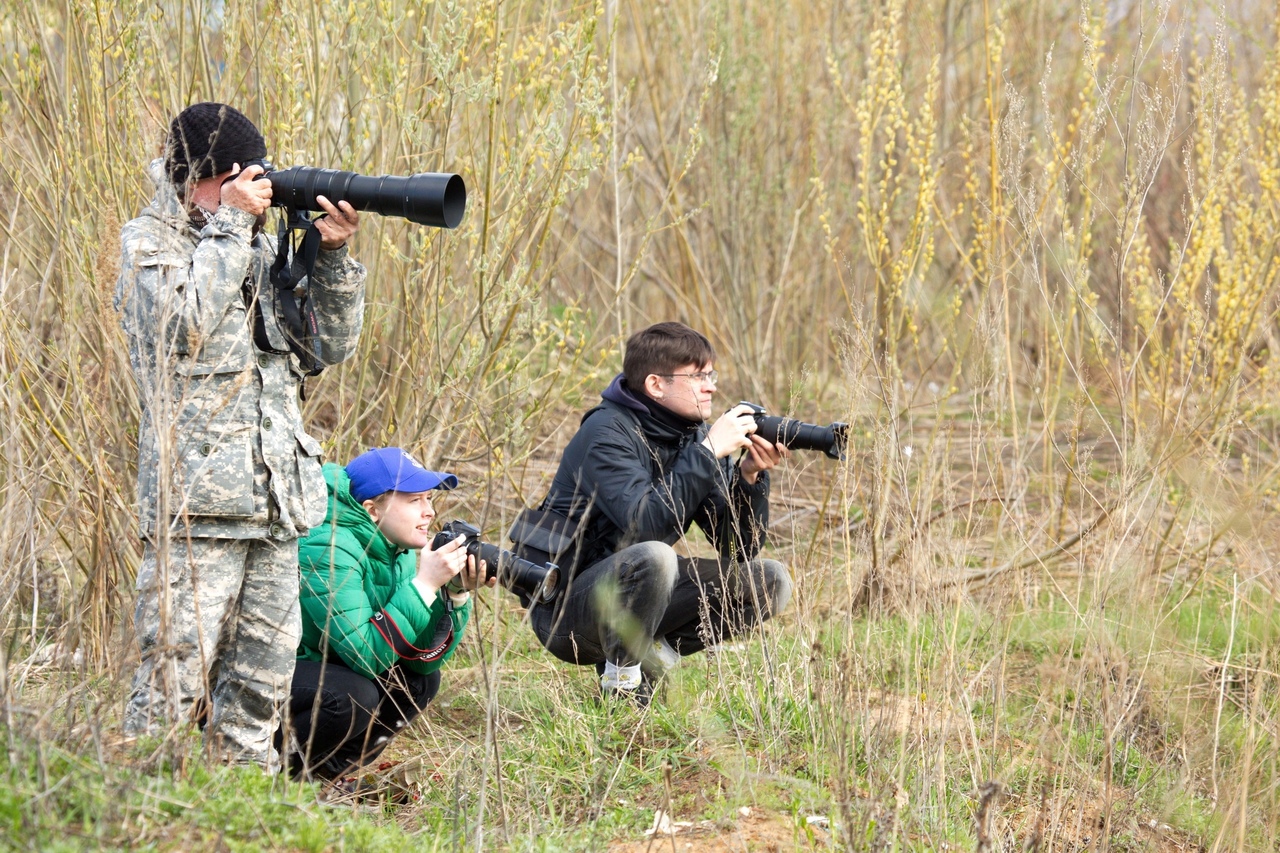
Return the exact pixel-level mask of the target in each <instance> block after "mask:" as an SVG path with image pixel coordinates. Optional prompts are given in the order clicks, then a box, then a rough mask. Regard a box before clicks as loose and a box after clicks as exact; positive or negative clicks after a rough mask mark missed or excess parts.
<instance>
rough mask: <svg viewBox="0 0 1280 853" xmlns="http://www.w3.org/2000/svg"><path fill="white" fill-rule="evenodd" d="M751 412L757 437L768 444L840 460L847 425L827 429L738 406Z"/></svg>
mask: <svg viewBox="0 0 1280 853" xmlns="http://www.w3.org/2000/svg"><path fill="white" fill-rule="evenodd" d="M738 405H739V406H746V407H747V408H748V409H750V410H751V416H752V417H753V418H755V421H756V435H758V436H760V437H761V438H763V439H764V440H765V441H767V442H769V443H770V444H776V443H777V442H782V443H783V444H784V445H786V446H787V448H788V449H789V450H817V451H820V452H822V453H825V454H826V455H827V456H830V457H831V458H832V459H843V458H844V452H845V444H846V441H847V440H848V434H849V425H848V424H845V423H840V422H839V421H837V422H836V423H833V424H831V425H829V426H818V425H817V424H807V423H805V422H804V421H797V420H792V419H791V418H783V417H779V416H778V415H770V414H767V412H766V410H765V407H764V406H761V405H757V404H756V403H748V402H747V401H746V400H743V401H742V402H741V403H739V404H738Z"/></svg>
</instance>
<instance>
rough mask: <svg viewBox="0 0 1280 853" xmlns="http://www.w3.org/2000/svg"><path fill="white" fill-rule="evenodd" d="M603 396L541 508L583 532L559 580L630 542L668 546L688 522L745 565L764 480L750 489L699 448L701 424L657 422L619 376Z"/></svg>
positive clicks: (764, 513)
mask: <svg viewBox="0 0 1280 853" xmlns="http://www.w3.org/2000/svg"><path fill="white" fill-rule="evenodd" d="M601 396H602V397H603V398H604V401H603V402H602V403H601V404H600V405H599V406H596V407H595V408H594V409H591V410H590V411H589V412H587V413H586V414H585V415H583V417H582V422H581V426H580V427H579V429H578V432H577V434H576V435H574V437H573V439H572V440H571V441H570V442H569V445H568V446H567V447H566V448H565V451H564V455H563V456H562V457H561V459H560V467H559V469H558V470H557V471H556V475H555V478H554V479H553V480H552V482H551V489H550V491H548V493H547V497H546V498H545V499H544V500H543V502H542V507H541V508H542V509H544V510H552V511H554V512H557V513H559V514H561V515H564V516H567V517H569V518H570V519H572V520H574V521H579V523H580V527H581V526H582V525H585V527H583V528H582V532H583V536H582V539H581V542H580V546H579V547H578V548H577V549H576V552H577V553H576V559H572V560H570V559H569V558H568V557H565V558H562V562H563V563H566V564H567V565H561V567H560V568H561V572H562V573H565V572H567V574H568V575H572V574H576V573H577V572H578V571H579V570H580V569H583V568H586V567H588V566H591V565H593V564H595V563H597V562H599V561H600V560H603V559H604V558H605V557H608V556H610V555H611V554H614V553H616V552H617V551H620V550H622V549H623V548H625V547H627V546H628V545H633V544H635V543H637V542H652V541H658V542H665V543H667V544H668V545H671V544H674V543H675V542H676V541H677V540H678V539H679V538H680V537H681V536H682V535H683V534H684V533H685V531H687V530H688V529H689V525H690V524H692V523H694V522H697V524H698V526H699V527H700V528H702V530H703V532H704V533H706V535H707V538H708V540H710V542H711V543H712V545H713V546H714V547H715V548H716V550H717V551H718V552H719V554H720V555H721V557H722V558H725V559H730V560H733V561H742V560H750V559H753V558H754V557H755V556H756V554H757V553H758V552H759V551H760V546H761V545H763V544H764V534H765V529H766V528H767V527H768V524H769V475H768V472H764V473H762V474H761V475H760V477H759V478H758V479H757V480H756V482H755V484H753V485H752V484H748V483H747V482H746V481H745V480H743V479H742V477H741V475H740V473H739V470H738V467H737V465H736V464H734V460H733V459H732V458H725V459H716V458H715V457H714V456H713V455H712V454H711V451H709V450H708V449H707V448H706V447H704V446H703V444H702V440H703V439H704V438H705V437H706V435H707V432H708V431H709V429H710V427H709V426H708V425H707V424H705V423H701V422H688V423H687V424H685V425H675V424H674V423H671V422H663V421H660V420H659V419H657V418H655V417H654V416H653V414H651V413H650V411H649V409H648V407H647V406H646V405H645V404H644V403H643V402H642V401H640V400H639V399H637V398H636V396H635V395H633V394H632V393H631V392H630V390H629V389H628V388H627V386H626V384H625V382H623V381H622V376H620V375H619V376H618V377H617V378H615V379H614V380H613V382H612V383H611V384H610V385H609V387H608V388H607V389H605V391H604V393H603V394H601ZM667 420H668V421H673V420H676V419H667ZM562 582H563V581H562Z"/></svg>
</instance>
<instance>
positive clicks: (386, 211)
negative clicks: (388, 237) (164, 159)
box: [242, 160, 467, 228]
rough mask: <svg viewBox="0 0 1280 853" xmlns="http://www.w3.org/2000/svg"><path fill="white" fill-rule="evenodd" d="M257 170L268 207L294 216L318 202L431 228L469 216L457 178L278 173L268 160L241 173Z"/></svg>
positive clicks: (308, 170) (305, 170)
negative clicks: (268, 195)
mask: <svg viewBox="0 0 1280 853" xmlns="http://www.w3.org/2000/svg"><path fill="white" fill-rule="evenodd" d="M249 166H261V167H262V168H263V169H265V170H266V172H265V174H263V175H260V176H259V177H258V180H268V181H270V182H271V203H272V204H273V205H275V206H276V207H286V208H290V209H292V210H320V209H321V208H320V205H318V204H317V203H316V196H320V195H322V196H324V197H325V198H327V199H329V201H331V202H333V203H334V204H337V203H338V202H340V201H345V202H347V203H348V204H350V205H351V206H352V207H354V208H355V209H356V210H368V211H371V212H373V213H378V214H381V215H383V216H399V217H401V218H403V219H407V220H409V221H410V222H416V223H418V224H419V225H429V226H431V227H433V228H457V227H458V225H459V224H460V223H461V222H462V216H463V214H464V213H466V210H467V185H466V184H465V183H464V182H463V180H462V176H461V175H453V174H448V173H445V172H421V173H419V174H417V175H379V176H377V177H370V176H368V175H359V174H356V173H355V172H342V171H339V170H337V169H319V168H316V167H315V166H291V167H289V168H288V169H276V168H275V167H274V166H272V165H271V163H269V162H267V161H266V160H252V161H250V162H248V163H245V164H244V166H243V167H242V168H248V167H249Z"/></svg>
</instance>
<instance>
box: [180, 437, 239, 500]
mask: <svg viewBox="0 0 1280 853" xmlns="http://www.w3.org/2000/svg"><path fill="white" fill-rule="evenodd" d="M170 509H171V511H172V513H173V514H174V515H203V516H215V517H221V518H248V517H249V516H252V515H253V447H252V443H251V439H250V435H249V434H248V433H247V432H244V433H231V434H223V435H211V434H209V433H194V434H191V435H188V436H183V437H181V438H179V445H178V452H177V454H176V457H175V464H174V468H173V498H172V501H171V504H170Z"/></svg>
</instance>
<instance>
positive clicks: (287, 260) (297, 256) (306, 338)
mask: <svg viewBox="0 0 1280 853" xmlns="http://www.w3.org/2000/svg"><path fill="white" fill-rule="evenodd" d="M296 231H300V232H302V237H301V239H300V240H299V241H298V243H297V245H296V246H295V244H294V241H293V235H294V232H296ZM319 253H320V230H319V229H318V228H316V225H315V223H314V222H313V221H311V220H310V219H308V218H307V216H306V214H304V213H303V212H302V211H298V210H294V209H292V208H290V209H288V211H287V215H286V219H285V223H284V225H283V226H282V227H281V229H280V240H279V245H278V246H277V247H276V259H275V261H274V262H273V263H272V264H271V275H270V278H271V286H272V287H273V288H275V303H276V306H277V308H276V319H277V320H278V321H279V323H280V330H281V331H282V332H283V333H284V337H285V340H286V341H287V342H288V344H289V349H288V350H278V349H275V348H274V347H272V346H271V343H270V340H269V338H268V337H267V329H266V319H265V318H264V317H263V316H262V302H261V300H259V301H258V302H257V309H256V311H255V312H254V318H253V339H254V343H256V344H257V345H258V348H259V349H262V350H265V351H267V352H275V353H280V352H292V353H293V354H294V355H296V356H297V357H298V361H299V362H300V363H301V364H302V369H303V370H304V371H306V374H307V376H315V375H316V374H318V373H320V371H322V370H324V368H325V364H324V362H323V361H321V359H320V325H319V323H318V322H317V320H316V311H315V303H314V302H313V301H312V299H311V289H312V281H311V274H312V273H313V272H314V271H315V267H316V258H317V256H318V255H319ZM303 279H306V280H307V286H306V287H305V288H303V290H302V294H301V295H299V293H298V285H299V284H301V283H302V280H303Z"/></svg>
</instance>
